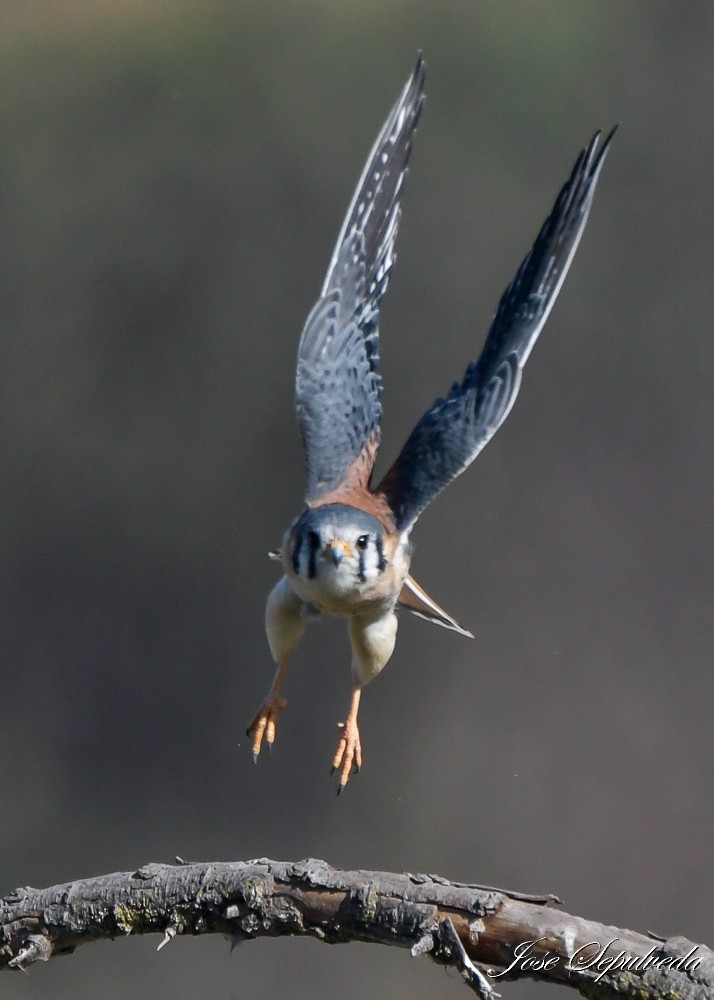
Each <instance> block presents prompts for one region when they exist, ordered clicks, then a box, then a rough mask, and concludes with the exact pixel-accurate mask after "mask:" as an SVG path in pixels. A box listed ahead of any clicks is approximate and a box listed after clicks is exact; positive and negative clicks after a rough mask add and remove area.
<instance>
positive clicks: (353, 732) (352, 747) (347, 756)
mask: <svg viewBox="0 0 714 1000" xmlns="http://www.w3.org/2000/svg"><path fill="white" fill-rule="evenodd" d="M361 693H362V687H361V685H359V684H356V685H355V686H354V687H353V688H352V698H351V699H350V710H349V712H348V713H347V719H346V721H345V722H338V724H337V725H338V727H339V730H340V742H339V743H338V744H337V750H336V752H335V756H334V758H333V761H332V771H333V773H334V772H335V771H336V770H337V769H338V768H339V769H340V784H339V787H338V789H337V794H338V795H339V794H340V792H341V791H342V789H343V788H344V787H345V785H346V784H347V782H348V781H349V778H350V771H351V770H352V767H353V765H354V773H355V774H356V773H357V772H358V771H359V769H360V768H361V767H362V744H361V743H360V739H359V728H358V726H357V712H358V711H359V698H360V694H361Z"/></svg>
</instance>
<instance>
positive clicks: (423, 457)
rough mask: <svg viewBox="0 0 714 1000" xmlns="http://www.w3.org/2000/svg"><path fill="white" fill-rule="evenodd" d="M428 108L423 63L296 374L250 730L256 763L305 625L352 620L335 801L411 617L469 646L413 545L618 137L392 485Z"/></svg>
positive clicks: (489, 402)
mask: <svg viewBox="0 0 714 1000" xmlns="http://www.w3.org/2000/svg"><path fill="white" fill-rule="evenodd" d="M423 103H424V64H423V61H422V59H421V56H420V57H419V59H418V61H417V64H416V67H415V69H414V72H413V74H412V76H411V77H410V79H409V80H408V81H407V84H406V86H405V87H404V90H403V91H402V94H401V96H400V98H399V100H398V101H397V103H396V104H395V105H394V108H393V109H392V111H391V112H390V114H389V116H388V118H387V120H386V122H385V123H384V125H383V127H382V130H381V132H380V133H379V136H378V137H377V141H376V142H375V144H374V146H373V147H372V151H371V152H370V154H369V157H368V158H367V162H366V164H365V167H364V169H363V171H362V175H361V177H360V179H359V182H358V184H357V188H356V190H355V193H354V196H353V198H352V202H351V204H350V206H349V208H348V210H347V214H346V216H345V219H344V222H343V223H342V228H341V230H340V233H339V236H338V238H337V243H336V245H335V249H334V252H333V254H332V258H331V260H330V263H329V266H328V268H327V274H326V275H325V280H324V283H323V285H322V290H321V292H320V297H319V298H318V300H317V302H316V303H315V305H314V306H313V308H312V311H311V312H310V314H309V316H308V318H307V321H306V323H305V327H304V329H303V332H302V336H301V338H300V344H299V347H298V357H297V372H296V377H295V395H296V407H297V416H298V422H299V424H300V430H301V434H302V440H303V444H304V448H305V458H306V466H307V486H306V489H305V509H304V511H303V512H302V513H301V514H300V516H299V517H297V518H296V519H295V520H294V521H293V523H292V524H291V525H290V527H289V528H288V530H287V531H286V533H285V536H284V538H283V543H282V546H281V548H280V550H279V551H278V552H275V553H272V555H273V556H274V558H276V559H279V560H280V561H281V562H282V566H283V570H284V575H283V577H282V578H281V579H280V580H279V581H278V583H277V584H276V585H275V587H274V588H273V590H272V591H271V593H270V595H269V597H268V602H267V607H266V614H265V625H266V632H267V637H268V643H269V645H270V650H271V652H272V655H273V658H274V660H275V662H276V664H277V670H276V673H275V677H274V679H273V683H272V686H271V688H270V691H269V693H268V696H267V697H266V699H265V701H264V702H263V704H262V706H261V707H260V709H259V710H258V711H257V712H256V714H255V716H254V717H253V719H252V720H251V722H250V724H249V726H248V735H252V737H253V740H252V751H253V758H254V760H256V761H257V758H258V754H259V753H260V749H261V746H262V744H263V740H264V739H265V741H266V743H267V744H268V745H269V746H272V744H273V741H274V740H275V731H276V723H277V719H278V715H279V713H280V711H281V710H282V709H283V708H284V707H285V704H286V701H285V699H284V698H283V696H282V693H281V692H282V687H283V681H284V679H285V671H286V667H287V663H288V659H289V657H290V655H291V654H292V652H293V651H294V649H295V647H296V646H297V644H298V642H299V640H300V637H301V635H302V633H303V631H304V629H305V626H306V624H307V622H308V621H309V620H310V619H311V618H313V617H316V616H319V615H336V616H339V617H342V618H346V619H347V625H348V631H349V637H350V643H351V646H352V680H353V684H352V696H351V700H350V704H349V710H348V712H347V716H346V718H345V721H344V722H340V723H339V730H340V732H339V742H338V746H337V750H336V752H335V755H334V759H333V761H332V768H333V773H334V771H338V781H339V785H338V793H339V792H341V791H342V789H343V788H344V787H345V785H346V784H347V781H348V780H349V776H350V773H352V772H353V770H354V771H355V772H356V771H358V770H359V768H360V766H361V764H362V747H361V743H360V734H359V727H358V725H357V713H358V709H359V703H360V695H361V692H362V688H363V687H364V686H365V684H367V683H368V682H369V681H371V680H372V679H373V678H375V677H376V676H377V674H378V673H379V672H380V671H381V670H382V668H383V667H384V666H385V664H386V663H387V661H388V660H389V658H390V657H391V655H392V652H393V650H394V644H395V639H396V634H397V616H396V614H395V612H396V610H397V609H398V608H405V609H406V610H407V611H411V612H413V613H414V614H417V615H420V616H422V617H424V618H427V619H429V620H430V621H432V622H434V623H436V624H438V625H442V626H444V627H446V628H449V629H453V630H455V631H456V632H460V633H461V634H462V635H466V636H470V637H471V633H470V632H467V631H466V630H465V629H463V628H462V627H461V626H460V625H459V624H458V623H457V622H456V621H455V620H454V619H453V618H452V617H451V616H450V615H449V614H447V613H446V611H444V610H443V608H441V607H439V605H438V604H437V603H436V602H435V601H434V600H432V598H430V597H429V596H428V594H427V593H426V592H425V591H424V590H423V589H422V588H421V587H420V586H419V584H418V583H417V582H416V581H415V580H414V578H413V577H411V576H410V575H409V564H410V558H411V546H410V541H409V536H410V533H411V530H412V528H413V527H414V524H415V522H416V520H417V518H418V517H419V515H420V514H421V513H422V511H423V510H424V509H425V508H426V507H427V505H428V504H430V503H431V501H432V500H433V499H434V498H435V497H436V496H437V495H438V494H439V493H440V492H441V491H442V490H443V489H444V487H445V486H447V485H448V484H449V483H450V482H451V481H452V480H453V479H455V478H456V477H457V476H458V475H460V474H461V473H462V472H463V471H464V469H466V467H467V466H468V465H470V464H471V462H472V461H473V460H474V459H475V458H476V456H477V455H478V453H479V452H480V451H481V449H482V448H483V447H484V445H485V444H486V442H487V441H489V439H490V438H491V437H492V436H493V434H495V432H496V431H497V430H498V428H499V427H500V426H501V424H502V423H503V421H504V420H505V419H506V417H507V415H508V413H509V412H510V409H511V407H512V406H513V402H514V400H515V398H516V395H517V393H518V388H519V386H520V381H521V372H522V369H523V366H524V364H525V363H526V360H527V358H528V355H529V354H530V352H531V349H532V347H533V344H534V343H535V341H536V338H537V337H538V334H539V333H540V331H541V330H542V328H543V324H544V323H545V321H546V319H547V318H548V315H549V313H550V310H551V308H552V306H553V303H554V302H555V299H556V296H557V295H558V292H559V290H560V287H561V285H562V283H563V280H564V278H565V275H566V274H567V272H568V268H569V267H570V263H571V261H572V259H573V255H574V254H575V250H576V248H577V246H578V243H579V241H580V237H581V236H582V233H583V229H584V228H585V223H586V221H587V218H588V213H589V211H590V206H591V204H592V200H593V196H594V193H595V186H596V184H597V180H598V176H599V174H600V170H601V168H602V165H603V162H604V159H605V155H606V153H607V150H608V148H609V145H610V141H611V139H612V136H613V134H614V129H613V131H612V132H611V133H610V134H609V136H608V137H607V138H606V140H605V141H604V143H603V144H602V145H600V146H599V148H598V141H599V136H600V133H599V132H598V133H596V134H595V135H594V136H593V138H592V140H591V142H590V144H589V145H588V147H587V148H586V149H585V150H583V151H582V152H581V153H580V155H579V156H578V159H577V160H576V163H575V166H574V167H573V171H572V173H571V175H570V177H569V179H568V180H567V181H566V183H565V184H564V186H563V188H562V189H561V191H560V193H559V195H558V197H557V199H556V201H555V205H554V206H553V209H552V211H551V213H550V215H549V216H548V218H547V219H546V220H545V222H544V223H543V226H542V228H541V230H540V232H539V233H538V236H537V237H536V240H535V243H534V244H533V246H532V248H531V250H530V251H529V253H528V255H527V256H526V258H525V260H524V261H523V262H522V264H521V266H520V267H519V268H518V271H517V272H516V275H515V277H514V278H513V280H512V281H511V283H510V284H509V285H508V287H507V288H506V290H505V292H504V293H503V296H502V297H501V300H500V302H499V304H498V307H497V309H496V313H495V315H494V318H493V321H492V323H491V328H490V330H489V333H488V336H487V338H486V342H485V344H484V347H483V350H482V352H481V356H480V357H479V358H478V360H476V361H471V362H470V363H469V365H468V367H467V368H466V372H465V374H464V377H463V379H462V380H461V381H460V382H456V383H455V384H454V385H453V387H452V389H451V391H450V392H449V394H448V395H447V396H445V397H444V398H440V399H437V400H436V402H435V403H434V404H433V405H432V406H431V407H430V408H429V409H428V410H427V411H426V413H425V414H424V415H423V417H422V418H421V419H420V420H419V421H418V423H417V424H416V426H415V427H414V429H413V431H412V432H411V434H410V435H409V438H408V439H407V442H406V444H405V445H404V447H403V448H402V450H401V452H400V453H399V455H398V456H397V459H396V461H395V462H394V464H393V465H392V466H391V468H390V469H389V471H388V472H387V474H386V475H385V476H384V478H383V479H382V481H381V482H379V483H378V484H376V485H373V484H372V481H371V480H372V468H373V466H374V462H375V458H376V455H377V449H378V447H379V441H380V419H381V414H382V410H381V404H380V394H381V379H380V375H379V306H380V302H381V300H382V296H383V295H384V293H385V291H386V288H387V284H388V282H389V278H390V274H391V271H392V267H393V264H394V260H395V253H394V244H395V240H396V236H397V230H398V228H399V217H400V212H401V197H402V193H403V191H404V182H405V178H406V174H407V165H408V162H409V156H410V153H411V148H412V141H413V139H414V133H415V130H416V127H417V123H418V121H419V116H420V114H421V110H422V106H423Z"/></svg>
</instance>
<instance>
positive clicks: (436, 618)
mask: <svg viewBox="0 0 714 1000" xmlns="http://www.w3.org/2000/svg"><path fill="white" fill-rule="evenodd" d="M397 604H398V605H399V606H400V607H402V608H406V610H407V611H411V613H412V614H413V615H418V616H419V618H425V619H426V620H427V621H429V622H433V623H434V625H441V626H442V628H450V629H452V630H453V631H454V632H458V633H459V635H465V636H467V637H468V638H469V639H473V634H472V633H471V632H469V631H468V630H467V629H465V628H462V627H461V625H459V623H458V622H457V621H456V620H455V619H454V618H452V617H451V615H450V614H447V612H446V611H444V609H443V608H441V607H439V605H438V604H437V603H436V601H434V600H432V598H431V597H429V595H428V594H427V592H426V591H425V590H423V589H422V588H421V587H420V586H419V584H418V583H417V582H416V580H415V579H414V578H413V577H411V576H408V577H407V578H406V580H405V581H404V586H403V587H402V592H401V594H400V595H399V598H398V600H397Z"/></svg>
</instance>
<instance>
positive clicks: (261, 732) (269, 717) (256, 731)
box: [246, 695, 287, 764]
mask: <svg viewBox="0 0 714 1000" xmlns="http://www.w3.org/2000/svg"><path fill="white" fill-rule="evenodd" d="M286 705H287V701H286V700H285V698H280V697H279V696H278V695H270V696H269V697H268V698H266V699H265V701H264V702H263V704H262V705H261V707H260V708H259V709H258V711H257V712H256V713H255V715H254V716H253V718H252V720H251V722H250V725H249V726H248V728H247V730H246V736H250V734H251V733H252V734H253V763H254V764H257V763H258V754H259V753H260V748H261V746H262V744H263V737H264V736H265V742H266V743H267V744H268V749H269V750H272V747H273V743H274V742H275V726H276V723H277V721H278V714H279V712H280V711H281V709H283V708H285V706H286Z"/></svg>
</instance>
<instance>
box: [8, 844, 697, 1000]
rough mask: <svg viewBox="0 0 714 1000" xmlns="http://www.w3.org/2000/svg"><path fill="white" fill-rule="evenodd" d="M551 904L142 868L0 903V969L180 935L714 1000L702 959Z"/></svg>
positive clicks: (687, 949) (433, 886) (685, 948)
mask: <svg viewBox="0 0 714 1000" xmlns="http://www.w3.org/2000/svg"><path fill="white" fill-rule="evenodd" d="M557 902H559V900H557V898H556V897H554V896H545V897H536V896H526V895H523V894H520V893H515V892H508V891H506V890H502V889H492V888H488V887H484V886H475V885H467V884H465V883H461V882H448V881H447V880H446V879H442V878H439V876H437V875H410V874H402V875H397V874H393V873H390V872H370V871H353V872H347V871H339V870H338V869H335V868H332V867H330V866H329V865H328V864H326V863H325V862H324V861H316V860H313V859H308V860H307V861H300V862H297V863H296V864H293V863H290V862H282V861H280V862H279V861H269V860H268V859H267V858H261V859H259V860H257V861H247V862H234V863H225V864H223V863H220V864H185V863H183V862H181V863H180V864H177V865H159V864H150V865H146V866H145V867H143V868H140V869H139V870H138V871H135V872H119V873H115V874H112V875H101V876H99V877H97V878H90V879H80V880H78V881H76V882H68V883H66V884H65V885H59V886H53V887H52V888H49V889H42V890H40V889H30V888H24V889H16V890H15V891H14V892H12V893H10V894H9V895H8V896H5V898H4V899H2V900H0V968H14V969H24V968H25V967H26V966H28V965H30V964H31V963H32V962H37V961H47V960H48V959H50V958H51V957H52V956H53V955H57V954H63V953H64V954H67V953H69V952H71V951H74V949H75V948H76V947H77V946H78V945H80V944H86V943H88V942H90V941H96V940H99V939H100V938H115V937H120V936H123V935H128V934H151V933H163V935H164V937H163V940H162V942H161V944H160V945H159V948H162V947H163V946H164V945H165V944H168V943H169V942H170V941H171V940H172V938H174V937H175V936H176V935H177V934H212V933H220V934H225V935H228V936H230V937H231V938H232V939H234V940H238V941H243V940H246V939H249V938H254V937H260V936H271V937H277V936H279V935H283V934H291V935H301V934H302V935H305V934H307V935H310V936H312V937H316V938H318V939H319V940H321V941H325V942H326V943H328V944H338V943H341V942H347V941H370V942H374V943H379V944H391V945H397V946H399V947H402V948H410V949H411V952H412V955H414V956H417V955H423V954H429V955H430V956H431V958H432V959H434V960H435V961H437V962H440V963H443V964H446V965H452V966H454V967H456V968H457V969H458V970H459V971H460V972H461V974H462V975H463V977H464V979H465V980H466V982H467V983H468V984H469V985H470V986H471V987H472V988H473V989H474V990H475V991H476V992H477V993H478V994H479V995H480V996H481V997H482V1000H487V998H490V997H491V996H493V991H494V987H497V985H498V983H499V981H500V980H505V979H520V978H524V977H530V978H533V979H538V980H540V981H547V982H552V983H561V984H563V985H566V986H571V987H573V988H575V989H577V990H579V991H580V993H581V994H582V995H583V996H585V997H587V998H588V1000H605V998H607V1000H612V998H613V997H632V996H637V997H638V1000H649V998H651V1000H655V998H657V1000H662V998H668V1000H704V998H711V997H712V996H714V953H712V952H711V951H710V950H709V949H708V948H706V947H704V946H701V945H694V944H692V943H691V942H689V941H686V940H685V939H684V938H670V939H669V940H661V939H659V938H654V937H653V936H651V935H650V936H646V935H643V934H637V933H635V932H633V931H628V930H619V929H618V928H615V927H606V926H604V925H602V924H598V923H595V922H593V921H589V920H584V919H583V918H581V917H576V916H571V915H569V914H567V913H563V912H562V911H560V910H557V909H555V908H554V907H553V905H552V904H554V903H557ZM477 966H480V967H481V968H480V969H479V968H478V967H477ZM481 970H483V971H481Z"/></svg>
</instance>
